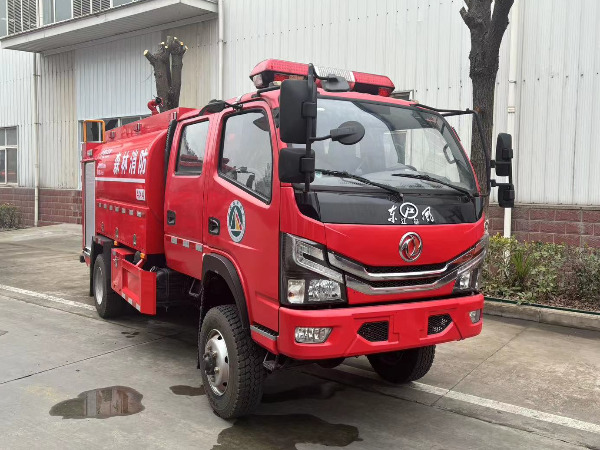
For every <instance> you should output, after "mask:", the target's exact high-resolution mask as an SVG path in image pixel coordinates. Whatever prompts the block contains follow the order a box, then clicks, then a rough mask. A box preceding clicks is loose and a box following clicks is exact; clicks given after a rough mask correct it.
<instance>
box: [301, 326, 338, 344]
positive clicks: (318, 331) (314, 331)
mask: <svg viewBox="0 0 600 450" xmlns="http://www.w3.org/2000/svg"><path fill="white" fill-rule="evenodd" d="M330 333H331V328H306V327H298V328H296V342H298V343H299V344H322V343H323V342H325V341H326V340H327V338H328V337H329V334H330Z"/></svg>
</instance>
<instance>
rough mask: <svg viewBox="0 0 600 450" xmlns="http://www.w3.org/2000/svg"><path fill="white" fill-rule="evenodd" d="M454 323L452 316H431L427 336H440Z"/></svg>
mask: <svg viewBox="0 0 600 450" xmlns="http://www.w3.org/2000/svg"><path fill="white" fill-rule="evenodd" d="M451 323H452V318H451V317H450V314H440V315H438V316H429V323H428V324H427V334H438V333H441V332H442V331H444V330H445V329H446V328H448V325H450V324H451Z"/></svg>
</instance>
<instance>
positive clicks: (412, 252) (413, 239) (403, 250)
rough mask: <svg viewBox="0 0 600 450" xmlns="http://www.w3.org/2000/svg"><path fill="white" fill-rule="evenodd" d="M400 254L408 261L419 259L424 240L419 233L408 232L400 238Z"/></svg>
mask: <svg viewBox="0 0 600 450" xmlns="http://www.w3.org/2000/svg"><path fill="white" fill-rule="evenodd" d="M399 251H400V256H401V257H402V259H403V260H404V261H406V262H413V261H416V260H417V259H419V256H421V252H422V251H423V241H422V240H421V236H419V235H418V234H417V233H413V232H410V233H406V234H405V235H404V236H402V239H400V248H399Z"/></svg>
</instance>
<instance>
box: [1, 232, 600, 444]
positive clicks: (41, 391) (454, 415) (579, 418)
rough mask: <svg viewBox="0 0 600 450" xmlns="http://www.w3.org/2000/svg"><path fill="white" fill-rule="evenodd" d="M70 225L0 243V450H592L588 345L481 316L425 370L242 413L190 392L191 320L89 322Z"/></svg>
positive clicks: (299, 382) (333, 386) (594, 337)
mask: <svg viewBox="0 0 600 450" xmlns="http://www.w3.org/2000/svg"><path fill="white" fill-rule="evenodd" d="M79 232H80V230H79V227H73V226H67V225H60V226H53V227H45V228H41V229H29V230H20V231H11V232H2V233H0V406H1V407H0V447H1V448H31V447H33V446H37V447H43V448H82V447H85V448H87V449H93V448H107V447H112V448H114V447H123V446H127V447H130V448H172V447H178V448H192V447H193V448H200V449H294V448H297V449H309V448H323V447H324V446H328V447H333V448H336V447H343V448H348V449H373V448H378V449H396V448H398V449H399V448H411V449H412V448H419V449H420V448H428V449H431V448H434V449H442V448H443V449H449V448H461V449H468V448H483V447H485V448H543V449H553V448H600V333H598V332H593V331H584V330H576V329H570V328H564V327H558V326H551V325H541V324H538V323H533V322H526V321H519V320H511V319H498V318H491V317H485V324H484V328H483V330H484V331H483V333H482V334H481V335H480V336H478V337H476V338H473V339H470V340H467V341H462V342H456V343H450V344H445V345H441V346H438V348H437V355H436V362H435V363H434V367H433V369H432V370H431V371H430V373H429V374H428V375H427V376H426V377H425V378H423V379H422V380H420V381H419V383H411V384H410V385H407V386H394V385H391V384H388V383H385V382H383V381H381V380H379V379H378V378H377V377H376V376H375V374H374V373H373V372H372V370H371V369H370V366H369V365H368V362H367V361H366V359H364V358H353V359H348V360H346V362H345V363H344V364H343V365H341V366H339V367H338V368H337V369H330V370H326V369H322V368H320V367H313V366H307V367H304V368H301V369H297V370H293V371H286V372H280V373H276V374H274V375H272V376H270V377H269V378H268V379H267V382H266V386H265V395H264V397H263V403H262V404H261V406H260V407H259V408H258V410H257V411H256V413H255V414H254V415H252V416H249V417H246V418H243V419H238V420H237V421H225V420H222V419H220V418H219V417H217V416H216V415H214V414H213V413H212V411H211V409H210V407H209V406H208V403H207V401H206V399H205V398H204V396H203V393H204V391H203V388H202V386H201V385H200V376H199V374H198V371H197V369H196V356H195V355H196V353H195V352H196V349H195V334H196V329H195V327H196V320H197V318H196V313H195V312H194V311H193V310H188V309H184V308H182V309H173V310H169V311H168V312H167V313H165V312H161V313H160V314H159V315H158V316H157V317H144V316H141V315H139V314H137V313H132V314H130V315H127V316H125V317H123V318H121V319H119V320H116V321H104V320H101V319H99V318H98V317H97V315H96V312H95V310H94V307H93V301H92V299H91V298H90V297H88V296H87V291H88V271H87V267H86V266H85V265H84V264H80V263H79V260H78V257H79V248H80V235H79Z"/></svg>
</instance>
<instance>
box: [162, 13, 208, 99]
mask: <svg viewBox="0 0 600 450" xmlns="http://www.w3.org/2000/svg"><path fill="white" fill-rule="evenodd" d="M167 34H168V35H171V36H177V37H178V38H179V39H180V40H181V41H182V42H183V43H184V44H185V45H187V47H188V49H187V51H186V52H185V56H184V57H183V76H182V86H181V96H180V97H179V104H180V105H181V106H185V107H189V108H200V107H202V106H204V105H206V104H207V103H208V102H209V101H210V100H211V99H214V98H216V97H217V96H218V90H219V79H218V75H219V73H218V64H217V62H218V57H219V56H218V44H217V42H218V24H217V20H210V21H206V22H200V23H196V24H192V25H187V26H185V27H179V28H175V29H171V30H168V32H167Z"/></svg>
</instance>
